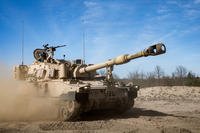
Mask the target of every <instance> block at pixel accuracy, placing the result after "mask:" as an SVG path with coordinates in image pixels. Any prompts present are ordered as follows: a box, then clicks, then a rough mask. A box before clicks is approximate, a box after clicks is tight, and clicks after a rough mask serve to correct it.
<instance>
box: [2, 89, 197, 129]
mask: <svg viewBox="0 0 200 133" xmlns="http://www.w3.org/2000/svg"><path fill="white" fill-rule="evenodd" d="M0 132H9V133H11V132H13V133H16V132H33V133H35V132H40V133H43V132H48V133H49V132H50V133H51V132H58V133H59V132H78V133H79V132H87V133H88V132H113V133H116V132H128V133H200V87H152V88H143V89H140V91H139V92H138V98H137V99H136V101H135V106H134V108H132V109H131V110H129V111H127V112H126V113H124V114H122V115H119V114H115V113H113V112H104V111H103V112H102V111H99V112H97V111H96V112H90V113H88V114H83V115H82V117H81V120H80V121H77V122H60V121H56V120H20V121H17V120H15V121H14V120H9V121H4V120H0Z"/></svg>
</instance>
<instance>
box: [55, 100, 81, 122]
mask: <svg viewBox="0 0 200 133" xmlns="http://www.w3.org/2000/svg"><path fill="white" fill-rule="evenodd" d="M58 115H59V119H60V120H62V121H74V120H76V119H77V118H78V117H79V115H80V105H79V104H78V103H77V102H76V101H66V102H64V103H63V104H62V105H61V106H60V109H59V114H58Z"/></svg>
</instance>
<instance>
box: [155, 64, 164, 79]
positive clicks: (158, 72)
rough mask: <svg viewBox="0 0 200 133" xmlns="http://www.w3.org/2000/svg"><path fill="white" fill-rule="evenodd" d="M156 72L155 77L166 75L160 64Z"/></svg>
mask: <svg viewBox="0 0 200 133" xmlns="http://www.w3.org/2000/svg"><path fill="white" fill-rule="evenodd" d="M154 73H155V77H156V78H157V79H160V78H162V77H163V76H164V71H163V70H162V68H161V67H160V66H156V67H155V69H154Z"/></svg>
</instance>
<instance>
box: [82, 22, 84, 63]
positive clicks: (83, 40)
mask: <svg viewBox="0 0 200 133" xmlns="http://www.w3.org/2000/svg"><path fill="white" fill-rule="evenodd" d="M82 22H83V63H85V28H84V22H85V20H84V19H83V20H82Z"/></svg>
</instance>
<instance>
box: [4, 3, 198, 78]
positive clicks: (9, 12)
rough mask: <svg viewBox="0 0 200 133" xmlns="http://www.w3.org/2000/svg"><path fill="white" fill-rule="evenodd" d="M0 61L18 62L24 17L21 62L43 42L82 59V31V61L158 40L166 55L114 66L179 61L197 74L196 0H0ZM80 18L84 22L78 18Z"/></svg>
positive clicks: (123, 69)
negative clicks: (83, 50)
mask: <svg viewBox="0 0 200 133" xmlns="http://www.w3.org/2000/svg"><path fill="white" fill-rule="evenodd" d="M0 3H1V4H0V42H1V44H0V63H3V64H6V65H8V66H9V67H10V66H12V65H15V64H19V63H20V62H21V60H20V59H21V41H22V21H24V32H25V36H24V43H25V53H24V54H25V63H26V64H31V63H32V61H33V60H34V59H33V56H32V52H33V50H34V49H35V48H37V47H41V46H42V45H43V44H45V43H49V44H52V45H58V44H66V45H67V47H65V48H62V49H59V50H58V51H57V53H56V57H57V58H62V55H63V53H65V54H66V58H67V59H70V60H71V59H75V58H82V55H83V54H82V44H83V37H82V35H83V31H85V33H86V36H85V43H86V62H87V63H100V62H102V61H105V60H107V59H109V58H113V57H115V56H118V55H121V54H126V53H127V54H129V53H135V52H137V51H140V50H143V49H144V48H146V47H148V46H149V45H151V44H154V43H157V42H163V43H165V45H166V47H167V53H166V54H165V55H161V56H157V57H149V58H141V59H137V60H134V61H131V62H130V63H128V64H125V65H122V66H117V67H115V71H114V72H115V73H117V74H118V75H119V76H121V77H124V76H126V75H127V74H128V73H129V72H132V71H135V70H138V71H144V72H148V71H153V69H154V67H155V66H156V65H159V66H161V68H163V69H164V71H165V73H166V74H170V73H171V72H173V71H174V70H175V67H176V66H178V65H183V66H185V67H186V68H187V69H188V70H189V71H193V72H195V73H197V74H198V75H200V52H199V50H200V0H177V1H176V0H166V1H165V0H143V1H142V0H0ZM83 20H84V21H83Z"/></svg>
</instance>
